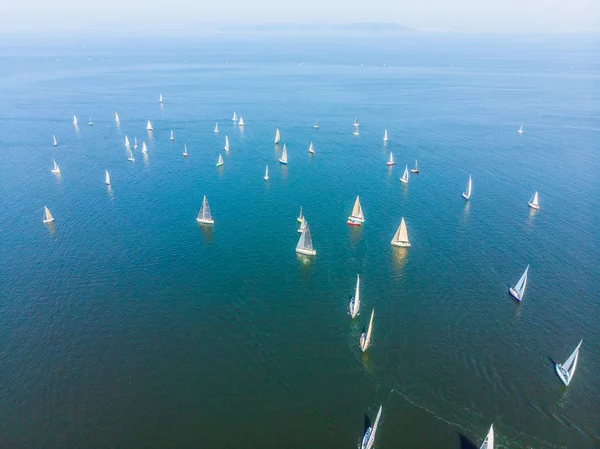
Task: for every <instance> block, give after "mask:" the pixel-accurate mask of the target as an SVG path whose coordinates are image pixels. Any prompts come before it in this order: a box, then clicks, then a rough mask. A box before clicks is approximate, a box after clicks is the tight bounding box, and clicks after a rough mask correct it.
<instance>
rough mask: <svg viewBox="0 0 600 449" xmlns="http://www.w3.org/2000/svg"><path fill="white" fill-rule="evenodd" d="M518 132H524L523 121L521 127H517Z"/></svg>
mask: <svg viewBox="0 0 600 449" xmlns="http://www.w3.org/2000/svg"><path fill="white" fill-rule="evenodd" d="M517 134H523V123H521V127H520V128H519V129H517Z"/></svg>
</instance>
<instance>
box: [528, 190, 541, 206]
mask: <svg viewBox="0 0 600 449" xmlns="http://www.w3.org/2000/svg"><path fill="white" fill-rule="evenodd" d="M529 202H530V203H531V204H533V205H534V206H538V205H539V202H538V193H537V192H535V193H534V194H533V196H532V197H531V199H530V200H529Z"/></svg>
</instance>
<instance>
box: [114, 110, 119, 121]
mask: <svg viewBox="0 0 600 449" xmlns="http://www.w3.org/2000/svg"><path fill="white" fill-rule="evenodd" d="M115 122H117V123H119V114H117V113H116V112H115Z"/></svg>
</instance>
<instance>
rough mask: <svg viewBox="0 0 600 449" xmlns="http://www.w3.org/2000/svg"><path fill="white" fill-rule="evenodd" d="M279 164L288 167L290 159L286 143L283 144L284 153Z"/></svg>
mask: <svg viewBox="0 0 600 449" xmlns="http://www.w3.org/2000/svg"><path fill="white" fill-rule="evenodd" d="M279 162H280V163H282V164H283V165H287V163H288V157H287V148H286V147H285V143H284V144H283V151H282V152H281V157H280V158H279Z"/></svg>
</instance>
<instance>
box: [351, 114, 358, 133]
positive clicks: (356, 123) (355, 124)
mask: <svg viewBox="0 0 600 449" xmlns="http://www.w3.org/2000/svg"><path fill="white" fill-rule="evenodd" d="M352 134H353V135H355V136H358V117H356V118H355V119H354V132H353V133H352Z"/></svg>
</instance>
